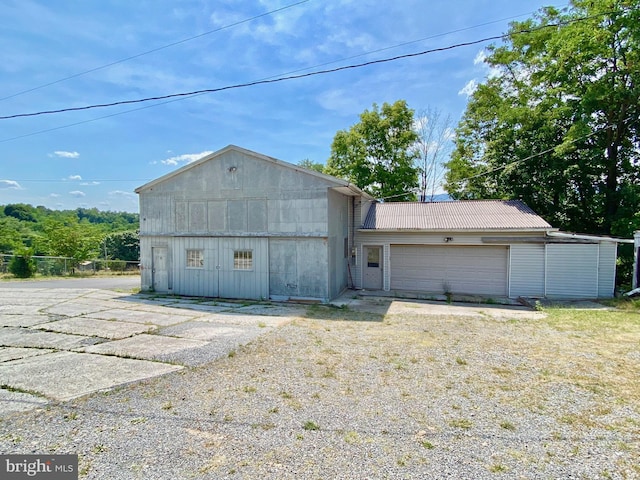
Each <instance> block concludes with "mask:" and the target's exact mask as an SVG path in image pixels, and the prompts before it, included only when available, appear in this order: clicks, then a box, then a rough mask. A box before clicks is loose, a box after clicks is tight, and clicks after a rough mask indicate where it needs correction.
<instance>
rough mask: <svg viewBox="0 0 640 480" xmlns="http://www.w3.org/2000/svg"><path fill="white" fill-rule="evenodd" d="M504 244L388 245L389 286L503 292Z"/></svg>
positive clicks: (446, 290) (408, 288)
mask: <svg viewBox="0 0 640 480" xmlns="http://www.w3.org/2000/svg"><path fill="white" fill-rule="evenodd" d="M507 259H508V249H507V247H497V246H490V247H489V246H487V247H485V246H477V247H459V246H455V247H454V246H446V247H444V246H423V245H418V246H416V245H395V246H391V289H392V290H412V291H421V292H434V293H443V292H450V293H466V294H476V295H496V296H506V295H507V294H508V293H507V291H508V281H507Z"/></svg>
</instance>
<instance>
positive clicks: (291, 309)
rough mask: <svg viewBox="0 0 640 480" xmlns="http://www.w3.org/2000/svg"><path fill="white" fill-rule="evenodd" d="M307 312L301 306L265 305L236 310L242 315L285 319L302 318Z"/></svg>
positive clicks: (235, 311)
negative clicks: (281, 317)
mask: <svg viewBox="0 0 640 480" xmlns="http://www.w3.org/2000/svg"><path fill="white" fill-rule="evenodd" d="M306 312H307V307H305V306H300V305H280V304H276V305H264V304H256V305H249V306H246V307H240V308H237V309H235V310H234V313H242V314H246V315H268V316H283V317H301V316H303V315H304V314H305V313H306Z"/></svg>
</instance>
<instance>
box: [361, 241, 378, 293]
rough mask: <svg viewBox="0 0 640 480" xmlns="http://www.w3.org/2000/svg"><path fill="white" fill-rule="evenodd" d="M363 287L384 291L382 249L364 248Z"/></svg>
mask: <svg viewBox="0 0 640 480" xmlns="http://www.w3.org/2000/svg"><path fill="white" fill-rule="evenodd" d="M362 287H363V288H366V289H369V290H382V247H380V246H376V247H364V265H363V282H362Z"/></svg>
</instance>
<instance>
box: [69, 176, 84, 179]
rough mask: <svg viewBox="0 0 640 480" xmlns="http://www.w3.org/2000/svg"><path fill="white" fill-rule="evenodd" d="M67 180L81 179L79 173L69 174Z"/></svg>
mask: <svg viewBox="0 0 640 480" xmlns="http://www.w3.org/2000/svg"><path fill="white" fill-rule="evenodd" d="M68 178H69V180H82V177H81V176H80V175H69V177H68Z"/></svg>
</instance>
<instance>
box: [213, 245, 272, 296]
mask: <svg viewBox="0 0 640 480" xmlns="http://www.w3.org/2000/svg"><path fill="white" fill-rule="evenodd" d="M236 250H250V251H251V252H252V259H253V268H252V270H234V262H233V256H234V255H233V254H234V251H236ZM219 264H220V270H219V271H220V281H219V288H220V296H221V297H224V298H252V299H256V300H257V299H267V298H269V242H268V240H267V239H266V238H220V261H219Z"/></svg>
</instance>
